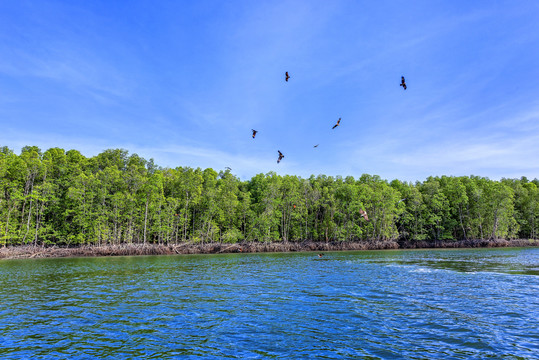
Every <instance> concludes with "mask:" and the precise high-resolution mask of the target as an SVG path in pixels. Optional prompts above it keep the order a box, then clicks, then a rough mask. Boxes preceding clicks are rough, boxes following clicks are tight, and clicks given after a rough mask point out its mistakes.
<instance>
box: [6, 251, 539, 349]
mask: <svg viewBox="0 0 539 360" xmlns="http://www.w3.org/2000/svg"><path fill="white" fill-rule="evenodd" d="M537 268H539V249H525V250H522V249H503V250H499V249H494V250H490V249H483V250H455V251H447V250H446V251H400V252H399V251H387V252H385V251H380V252H335V253H327V254H326V255H325V257H324V259H323V261H319V259H318V258H317V257H316V256H314V255H313V254H308V253H300V254H239V255H238V254H227V255H209V256H200V255H197V256H161V257H124V258H93V259H43V260H9V261H2V262H0V296H1V297H2V302H1V303H0V323H1V324H2V327H0V339H1V346H0V356H1V357H2V358H3V359H52V358H80V359H93V358H100V359H118V358H126V359H137V358H145V359H176V358H181V359H198V358H200V359H221V358H231V359H249V358H251V359H277V358H279V359H305V358H316V359H340V358H346V359H393V358H402V359H425V358H442V359H443V358H447V359H484V358H504V359H533V358H538V357H537V355H536V354H538V353H539V345H537V344H539V330H538V329H537V324H538V314H539V300H538V299H537V296H536V294H537V291H538V290H539V277H537V276H535V275H533V269H537ZM530 269H531V270H530Z"/></svg>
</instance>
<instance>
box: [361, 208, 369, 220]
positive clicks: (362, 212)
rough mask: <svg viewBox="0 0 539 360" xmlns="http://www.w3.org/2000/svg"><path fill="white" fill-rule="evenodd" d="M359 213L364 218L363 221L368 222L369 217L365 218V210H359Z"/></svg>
mask: <svg viewBox="0 0 539 360" xmlns="http://www.w3.org/2000/svg"><path fill="white" fill-rule="evenodd" d="M359 213H360V214H361V216H363V217H364V218H365V220H367V221H369V217H368V216H367V212H366V211H365V210H363V209H359Z"/></svg>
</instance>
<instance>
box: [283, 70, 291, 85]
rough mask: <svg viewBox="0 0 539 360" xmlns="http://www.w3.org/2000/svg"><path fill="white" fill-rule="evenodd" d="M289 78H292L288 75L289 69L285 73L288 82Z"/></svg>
mask: <svg viewBox="0 0 539 360" xmlns="http://www.w3.org/2000/svg"><path fill="white" fill-rule="evenodd" d="M288 79H290V76H289V75H288V71H287V72H286V73H285V78H284V80H285V81H286V82H288Z"/></svg>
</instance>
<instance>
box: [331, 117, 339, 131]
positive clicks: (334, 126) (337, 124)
mask: <svg viewBox="0 0 539 360" xmlns="http://www.w3.org/2000/svg"><path fill="white" fill-rule="evenodd" d="M339 125H341V118H339V120H337V123H336V124H335V125H333V127H332V129H335V128H336V127H337V126H339Z"/></svg>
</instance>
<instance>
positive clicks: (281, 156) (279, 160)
mask: <svg viewBox="0 0 539 360" xmlns="http://www.w3.org/2000/svg"><path fill="white" fill-rule="evenodd" d="M277 152H278V153H279V158H278V159H277V164H278V163H280V162H281V160H282V159H283V158H284V155H283V153H282V152H281V151H279V150H277Z"/></svg>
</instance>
